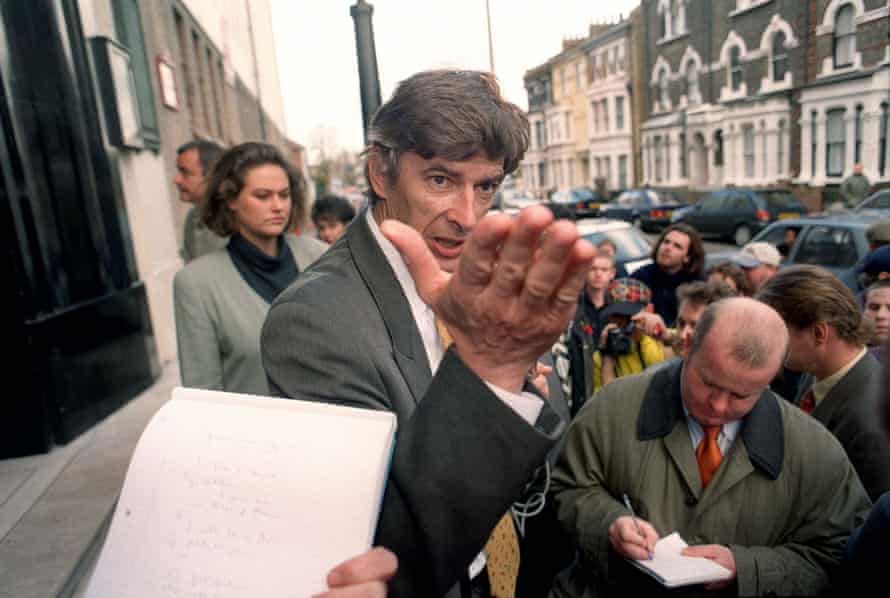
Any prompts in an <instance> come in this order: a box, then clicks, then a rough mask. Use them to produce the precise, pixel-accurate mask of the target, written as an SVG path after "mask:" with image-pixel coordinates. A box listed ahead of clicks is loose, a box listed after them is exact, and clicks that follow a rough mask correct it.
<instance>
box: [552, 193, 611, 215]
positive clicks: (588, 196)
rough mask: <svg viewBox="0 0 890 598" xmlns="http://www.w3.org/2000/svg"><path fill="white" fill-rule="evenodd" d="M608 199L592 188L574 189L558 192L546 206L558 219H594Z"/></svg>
mask: <svg viewBox="0 0 890 598" xmlns="http://www.w3.org/2000/svg"><path fill="white" fill-rule="evenodd" d="M604 203H606V198H605V196H603V195H602V194H601V193H600V192H599V191H595V190H593V189H591V188H590V187H574V188H572V189H569V190H568V191H556V192H554V193H553V195H551V196H550V199H549V201H547V203H546V204H545V205H546V206H547V207H548V208H550V210H551V211H552V212H553V215H554V216H556V217H557V218H569V219H572V220H577V219H578V218H592V217H596V216H598V215H599V211H600V206H601V205H603V204H604Z"/></svg>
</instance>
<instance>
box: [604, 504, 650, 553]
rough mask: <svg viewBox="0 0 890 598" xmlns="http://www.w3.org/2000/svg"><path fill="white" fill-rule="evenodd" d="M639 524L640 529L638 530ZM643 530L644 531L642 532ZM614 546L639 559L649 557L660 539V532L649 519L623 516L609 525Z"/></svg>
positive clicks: (619, 550)
mask: <svg viewBox="0 0 890 598" xmlns="http://www.w3.org/2000/svg"><path fill="white" fill-rule="evenodd" d="M637 526H639V531H638V530H637ZM641 532H642V533H641ZM609 540H610V541H611V543H612V547H613V548H614V549H615V550H616V551H617V552H618V553H619V554H622V555H624V556H627V557H630V558H632V559H637V560H645V559H648V558H649V556H650V554H652V551H653V550H654V549H655V542H657V541H658V532H657V531H655V528H654V527H652V525H651V524H650V523H649V522H648V521H644V520H643V519H639V518H637V519H636V520H634V518H633V517H628V516H626V515H625V516H622V517H619V518H618V519H616V520H615V521H614V522H612V525H611V526H609Z"/></svg>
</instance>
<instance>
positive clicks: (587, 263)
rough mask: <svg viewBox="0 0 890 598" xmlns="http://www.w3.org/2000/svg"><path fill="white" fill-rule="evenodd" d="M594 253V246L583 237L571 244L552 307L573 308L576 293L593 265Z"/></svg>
mask: <svg viewBox="0 0 890 598" xmlns="http://www.w3.org/2000/svg"><path fill="white" fill-rule="evenodd" d="M595 255H596V247H594V246H593V244H592V243H590V242H589V241H586V240H584V239H578V240H577V241H575V243H574V245H573V246H572V252H571V253H570V254H569V259H568V260H567V262H566V272H565V276H564V277H563V282H562V284H561V285H560V287H559V289H558V290H557V292H556V297H555V300H554V302H553V303H554V309H557V310H563V309H571V310H574V309H575V305H576V304H577V302H578V295H579V294H580V293H581V289H583V288H584V282H585V281H586V280H587V273H588V272H590V268H591V266H592V265H593V257H594V256H595Z"/></svg>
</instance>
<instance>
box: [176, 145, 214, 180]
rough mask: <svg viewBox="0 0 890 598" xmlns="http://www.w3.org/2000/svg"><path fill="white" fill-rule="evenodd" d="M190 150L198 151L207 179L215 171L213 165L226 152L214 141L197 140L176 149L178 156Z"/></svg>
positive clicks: (202, 169)
mask: <svg viewBox="0 0 890 598" xmlns="http://www.w3.org/2000/svg"><path fill="white" fill-rule="evenodd" d="M189 150H197V152H198V160H199V161H200V162H201V171H202V172H203V173H204V176H205V177H208V176H210V171H211V170H213V164H214V163H215V162H216V161H217V160H219V157H220V156H222V155H223V152H224V151H225V150H224V149H223V148H222V147H221V146H220V145H219V144H217V143H214V142H213V141H207V140H205V139H196V140H194V141H189V142H188V143H183V144H182V145H180V146H179V147H178V148H177V149H176V155H177V156H178V155H179V154H181V153H183V152H187V151H189Z"/></svg>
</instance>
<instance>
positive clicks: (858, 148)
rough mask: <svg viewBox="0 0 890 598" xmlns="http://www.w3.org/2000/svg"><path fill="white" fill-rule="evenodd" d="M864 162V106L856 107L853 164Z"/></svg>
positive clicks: (858, 105)
mask: <svg viewBox="0 0 890 598" xmlns="http://www.w3.org/2000/svg"><path fill="white" fill-rule="evenodd" d="M861 162H862V104H857V105H856V120H855V122H854V123H853V163H854V164H859V163H861Z"/></svg>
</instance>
